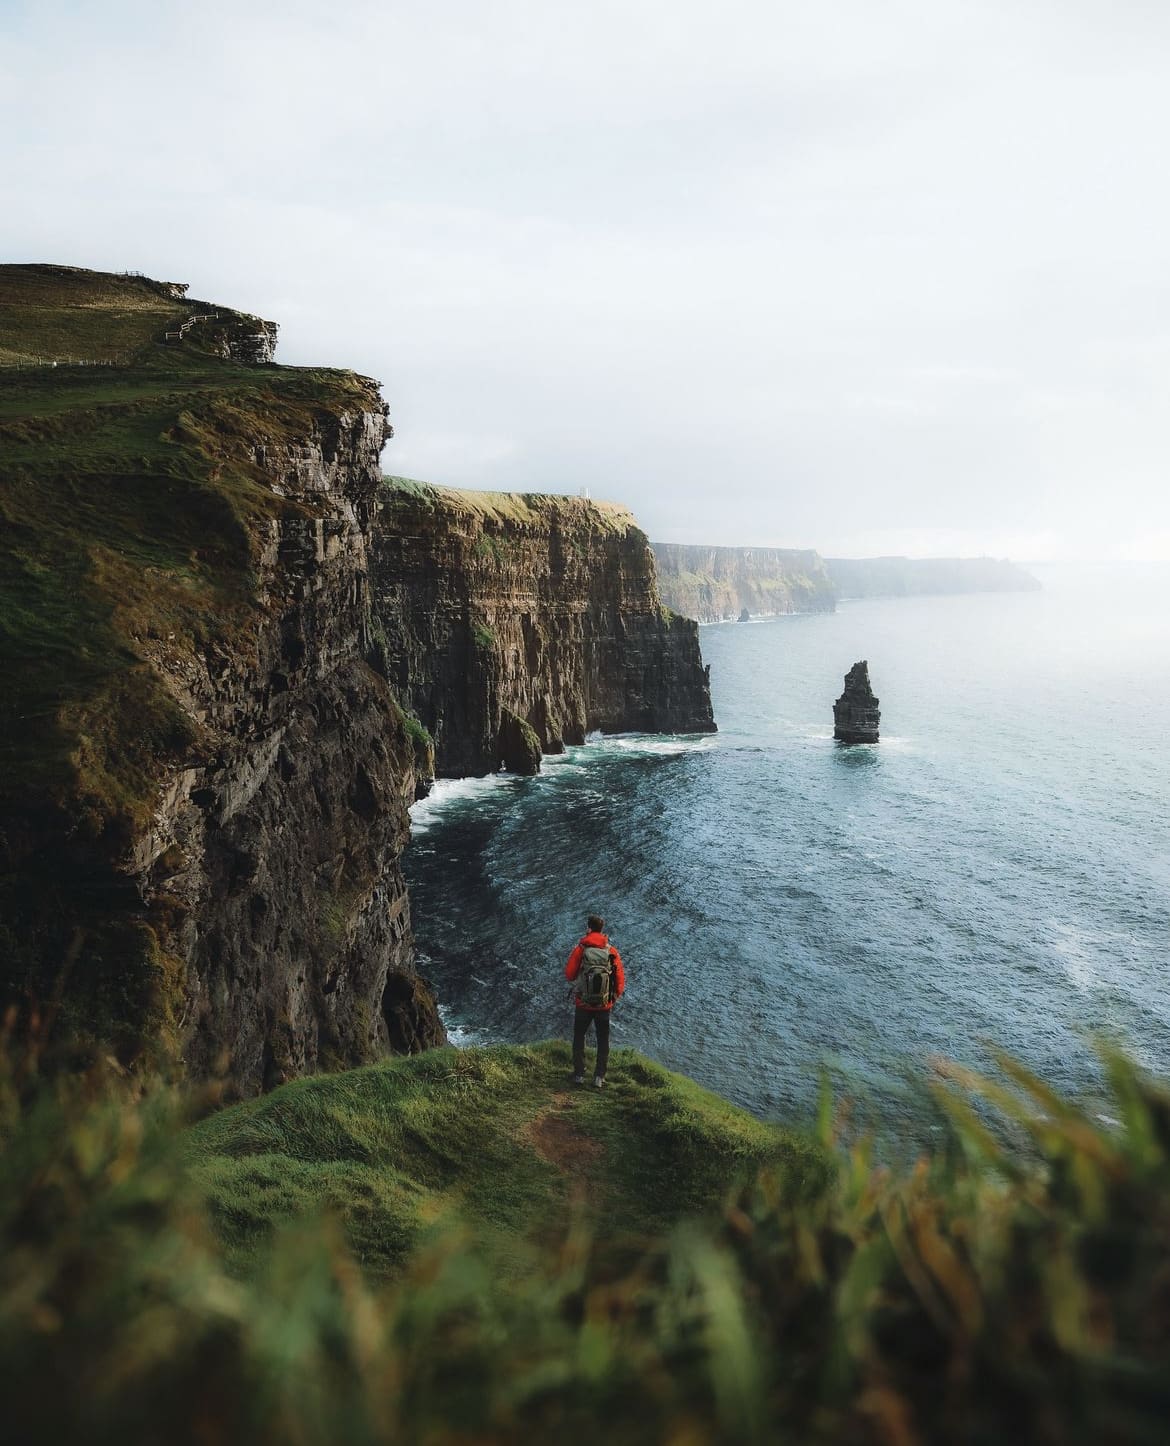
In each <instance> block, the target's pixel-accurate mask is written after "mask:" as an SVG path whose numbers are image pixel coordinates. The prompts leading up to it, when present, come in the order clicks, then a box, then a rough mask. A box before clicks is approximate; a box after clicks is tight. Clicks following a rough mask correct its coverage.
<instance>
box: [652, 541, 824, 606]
mask: <svg viewBox="0 0 1170 1446" xmlns="http://www.w3.org/2000/svg"><path fill="white" fill-rule="evenodd" d="M654 557H655V560H656V562H657V564H658V585H659V588H660V590H661V592H662V597H663V601H664V602H665V603H666V605H667V607H669V608H672V609H673V610H674V611H675V612H677V613H682V614H683V616H684V617H689V618H697V619H698V620H699V622H701V623H717V622H723V621H725V620H728V619H731V618H738V617H740V616H741V615H742V614H743V612H745V611H746V612H747V613H748V614H749V615H750V616H752V617H773V616H775V615H776V614H778V613H807V612H832V611H833V607H834V593H833V585H832V582H831V581H830V579H829V575H828V573H827V572H826V570H825V563H824V559H823V558H821V557H820V555H819V554H818V553H816V552H813V551H811V550H808V549H796V548H780V547H695V546H687V545H685V544H682V543H674V542H656V543H655V544H654Z"/></svg>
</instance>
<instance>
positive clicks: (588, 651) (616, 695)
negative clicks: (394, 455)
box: [371, 479, 715, 775]
mask: <svg viewBox="0 0 1170 1446" xmlns="http://www.w3.org/2000/svg"><path fill="white" fill-rule="evenodd" d="M371 575H372V580H373V593H374V614H375V620H376V627H377V629H378V630H379V646H380V648H381V649H382V652H383V656H384V659H385V668H386V673H387V677H388V678H389V680H390V683H391V685H392V687H393V688H394V690H395V692H396V694H397V695H398V697H399V698H400V699H401V700H402V702H403V704H404V706H406V707H407V708H409V710H410V711H411V712H412V713H414V714H415V716H416V717H417V718H418V719H419V720H420V721H421V722H422V723H423V724H424V725H425V727H426V728H427V729H428V730H429V731H430V733H431V734H432V736H433V737H434V741H435V749H436V766H437V769H438V771H439V772H440V773H443V774H448V775H458V774H474V773H485V772H491V771H494V770H495V769H496V768H498V767H499V766H500V765H501V763H503V764H505V765H506V766H507V767H509V768H516V769H518V770H519V771H528V770H529V768H530V767H531V766H532V765H534V764H536V763H538V761H539V753H535V756H534V749H533V747H532V744H533V742H535V743H537V744H539V750H540V751H543V752H546V753H547V752H560V751H562V750H563V749H564V747H565V745H566V744H569V743H582V742H584V740H585V735H586V733H588V732H590V731H592V730H594V729H599V730H601V731H602V732H607V733H616V732H624V731H627V730H646V731H650V732H660V733H663V732H668V733H675V732H677V733H694V732H711V731H713V730H714V727H715V724H714V720H713V718H712V713H711V698H710V693H709V690H708V679H707V670H706V669H705V668H704V666H703V663H702V659H701V656H700V652H699V643H698V632H697V628H696V626H695V624H694V623H693V622H691V621H689V620H688V619H686V618H682V617H678V616H675V615H673V614H671V613H669V612H668V611H666V610H664V609H663V607H662V606H661V603H660V601H659V595H658V589H657V586H656V582H655V568H654V559H653V555H652V553H651V551H650V548H649V545H648V544H647V542H646V538H645V536H644V534H643V533H642V532H641V531H640V530H639V529H638V527H637V526H636V524H635V522H634V519H633V517H632V516H631V515H630V513H629V512H627V511H625V510H624V509H622V508H617V507H613V506H611V505H609V504H604V503H592V502H588V501H585V500H583V499H581V498H575V497H546V496H536V495H524V496H520V495H513V494H492V493H474V492H459V491H456V490H454V489H450V488H437V487H427V486H423V485H422V484H418V483H408V482H403V481H401V480H399V479H390V480H388V483H387V487H386V490H385V492H384V494H383V508H382V514H381V517H380V519H379V523H378V526H377V527H376V529H375V534H374V543H373V550H372V555H371ZM525 725H526V726H527V730H528V733H529V734H530V735H534V736H526V729H525Z"/></svg>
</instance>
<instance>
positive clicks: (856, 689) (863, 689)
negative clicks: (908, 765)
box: [833, 659, 882, 743]
mask: <svg viewBox="0 0 1170 1446" xmlns="http://www.w3.org/2000/svg"><path fill="white" fill-rule="evenodd" d="M881 717H882V715H881V712H880V710H879V709H878V700H877V698H875V697H874V692H873V689H872V688H871V687H870V684H869V664H868V663H867V662H866V661H865V660H864V659H863V660H862V661H861V662H860V663H854V664H853V666H852V667H851V668H850V669H849V671H848V672H847V673H846V674H845V691H844V692H843V693H842V694H841V696H840V697H839V698H838V699H837V701H836V702H835V703H834V704H833V737H834V738H836V739H837V740H838V741H839V742H841V743H876V742H877V741H878V724H879V723H880V722H881Z"/></svg>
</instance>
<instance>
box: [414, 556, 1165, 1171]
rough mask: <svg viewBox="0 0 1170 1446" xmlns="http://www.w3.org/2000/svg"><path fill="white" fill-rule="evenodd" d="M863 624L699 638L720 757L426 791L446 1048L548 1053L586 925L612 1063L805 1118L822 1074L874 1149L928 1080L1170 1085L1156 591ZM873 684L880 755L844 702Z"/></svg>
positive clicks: (891, 610)
mask: <svg viewBox="0 0 1170 1446" xmlns="http://www.w3.org/2000/svg"><path fill="white" fill-rule="evenodd" d="M1035 571H1036V573H1037V576H1039V577H1040V578H1041V580H1042V582H1043V583H1044V588H1043V590H1042V591H1041V592H1036V593H1003V594H977V595H966V596H955V597H924V598H907V599H867V600H858V601H854V602H845V603H842V604H841V605H840V607H839V609H838V611H837V612H836V613H834V614H813V615H794V616H790V617H781V618H775V619H767V620H761V621H759V622H753V623H747V624H741V623H726V624H719V625H714V626H710V627H704V628H703V629H702V630H701V641H702V648H703V655H704V658H705V659H706V661H707V662H709V663H710V665H711V685H712V694H713V699H714V705H715V716H716V720H717V722H718V724H719V729H720V731H719V733H718V734H717V735H714V736H709V737H653V736H647V735H625V736H619V737H609V738H598V739H591V740H590V741H589V742H588V743H587V744H586V745H585V746H583V747H580V748H572V749H570V750H569V751H568V752H567V753H566V754H564V755H562V756H560V757H552V758H547V759H546V760H545V762H544V767H543V771H542V772H541V774H540V775H539V776H538V777H536V778H532V779H521V778H514V777H510V776H507V775H497V776H494V777H491V778H487V779H474V780H456V781H440V782H439V783H438V784H437V785H436V787H435V789H434V790H433V792H432V793H431V794H430V795H429V796H428V798H426V799H425V800H423V801H422V802H421V803H419V804H417V805H415V807H414V809H413V810H412V814H413V839H412V843H411V846H410V848H409V849H408V852H407V859H406V863H407V874H408V878H409V881H410V885H411V895H412V903H413V914H414V927H415V933H416V937H417V940H418V945H419V950H420V968H421V970H422V972H423V973H424V974H426V975H427V976H428V977H429V978H430V979H431V980H432V982H433V983H434V985H435V987H436V989H437V991H438V994H439V998H440V1000H441V1003H442V1008H443V1013H444V1017H445V1019H446V1022H447V1026H448V1029H449V1031H450V1034H451V1037H452V1039H453V1040H455V1041H456V1042H477V1043H479V1042H495V1041H512V1042H522V1041H526V1040H534V1039H543V1038H547V1037H548V1036H550V1035H562V1036H567V1034H568V1033H569V1031H570V1029H571V1008H572V1006H571V1004H570V1002H569V1000H568V997H567V992H568V991H567V986H566V984H565V982H564V979H563V977H562V966H563V964H564V961H565V958H566V957H567V955H568V953H569V950H570V949H571V947H572V946H573V944H574V943H575V941H576V939H577V938H578V937H579V935H580V934H581V932H582V931H583V929H584V921H585V916H586V914H588V913H590V912H595V911H596V912H599V913H601V914H603V915H604V916H605V918H606V920H607V924H608V929H609V932H610V935H611V938H612V940H613V942H614V943H615V944H617V946H618V948H619V949H620V950H621V952H622V956H623V959H624V960H625V963H626V967H627V971H628V977H629V987H628V991H627V995H626V997H625V998H624V999H623V1000H622V1001H621V1002H620V1003H619V1005H618V1007H617V1009H616V1010H615V1013H614V1044H615V1046H619V1045H625V1046H633V1047H635V1048H637V1049H639V1050H642V1051H644V1052H645V1053H647V1054H649V1055H652V1056H653V1057H654V1058H656V1059H658V1060H659V1061H661V1062H662V1063H663V1064H665V1065H667V1066H669V1067H671V1068H673V1069H677V1070H681V1071H683V1072H685V1073H687V1074H689V1075H691V1076H693V1077H694V1078H695V1079H697V1080H699V1081H700V1082H701V1083H703V1084H705V1085H707V1086H708V1087H710V1088H712V1089H714V1090H717V1091H719V1092H720V1093H721V1094H723V1095H725V1096H727V1097H728V1098H730V1099H732V1100H734V1101H736V1102H737V1103H739V1104H741V1105H744V1106H745V1107H747V1108H748V1109H750V1110H752V1111H753V1112H755V1113H756V1114H758V1115H760V1116H763V1117H766V1118H774V1119H779V1120H784V1121H788V1122H793V1123H797V1124H801V1123H805V1122H807V1121H808V1120H809V1118H810V1117H811V1115H812V1112H813V1110H814V1108H815V1102H816V1097H817V1092H818V1088H819V1083H820V1079H821V1076H822V1071H827V1072H828V1076H829V1078H830V1080H831V1082H832V1084H833V1087H834V1090H835V1092H836V1093H837V1095H838V1097H840V1098H842V1099H846V1100H848V1101H849V1102H850V1108H851V1110H852V1111H853V1113H854V1118H855V1119H856V1120H858V1121H859V1122H861V1123H862V1124H863V1125H864V1126H865V1128H871V1129H873V1130H875V1131H876V1132H877V1133H878V1135H879V1137H881V1138H882V1139H885V1140H887V1141H889V1142H895V1143H909V1144H911V1145H914V1144H917V1143H919V1142H921V1141H922V1139H923V1138H924V1137H925V1135H926V1134H927V1132H929V1131H930V1130H932V1129H935V1128H937V1124H936V1123H935V1122H934V1116H933V1115H932V1113H931V1111H930V1109H929V1106H928V1105H927V1103H926V1100H927V1097H928V1096H927V1092H925V1091H924V1090H923V1088H922V1085H923V1083H924V1081H926V1080H929V1079H930V1078H932V1077H933V1075H934V1066H935V1062H936V1061H937V1060H939V1059H949V1060H956V1061H959V1062H961V1063H964V1064H967V1065H971V1066H974V1067H976V1068H979V1069H988V1068H990V1067H992V1066H993V1060H994V1055H995V1051H996V1050H998V1049H1003V1050H1006V1051H1008V1052H1009V1053H1010V1054H1012V1055H1014V1056H1015V1057H1016V1058H1018V1059H1019V1060H1021V1061H1022V1062H1023V1063H1024V1064H1026V1065H1027V1066H1028V1067H1029V1068H1031V1069H1032V1070H1034V1071H1035V1072H1036V1073H1038V1074H1039V1075H1041V1076H1042V1077H1043V1078H1044V1079H1045V1080H1046V1081H1048V1082H1049V1083H1051V1084H1053V1085H1054V1086H1056V1087H1057V1088H1058V1089H1060V1090H1062V1091H1066V1092H1070V1093H1073V1094H1076V1095H1078V1096H1089V1097H1092V1096H1093V1094H1094V1092H1095V1091H1096V1090H1097V1088H1098V1084H1099V1078H1100V1068H1099V1061H1098V1056H1097V1054H1096V1052H1095V1049H1094V1041H1096V1040H1100V1039H1106V1040H1113V1041H1118V1042H1121V1043H1123V1044H1124V1045H1125V1047H1126V1048H1127V1049H1128V1050H1129V1051H1130V1052H1131V1053H1132V1054H1133V1055H1134V1057H1135V1058H1136V1059H1137V1060H1138V1061H1139V1062H1140V1063H1141V1064H1142V1065H1144V1066H1145V1067H1147V1068H1148V1069H1149V1070H1151V1071H1153V1072H1155V1073H1159V1074H1170V817H1168V810H1170V746H1168V730H1170V606H1168V604H1167V598H1168V596H1170V567H1164V566H1138V565H1133V566H1129V567H1120V566H1114V567H1106V566H1101V567H1082V568H1071V567H1059V568H1058V567H1048V568H1037V569H1035ZM860 658H865V659H867V660H868V661H869V666H870V677H871V681H872V683H873V687H874V691H875V692H876V693H877V694H878V696H879V697H880V699H881V709H882V738H881V742H880V743H878V744H876V745H872V746H860V747H844V746H842V745H839V744H837V743H835V742H834V741H833V738H832V705H833V700H834V699H835V698H836V697H837V695H838V694H839V693H840V691H841V684H842V679H843V676H844V673H845V671H846V669H847V668H848V667H849V666H850V665H851V664H852V663H854V662H855V661H857V660H858V659H860Z"/></svg>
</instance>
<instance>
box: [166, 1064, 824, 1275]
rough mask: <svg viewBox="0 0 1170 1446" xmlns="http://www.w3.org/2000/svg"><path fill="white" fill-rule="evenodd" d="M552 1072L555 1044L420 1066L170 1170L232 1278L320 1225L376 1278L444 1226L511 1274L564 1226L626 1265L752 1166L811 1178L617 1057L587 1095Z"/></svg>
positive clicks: (255, 1124) (201, 1134) (778, 1137)
mask: <svg viewBox="0 0 1170 1446" xmlns="http://www.w3.org/2000/svg"><path fill="white" fill-rule="evenodd" d="M569 1072H570V1058H569V1050H568V1046H567V1045H564V1044H557V1043H547V1044H539V1045H525V1046H518V1045H517V1046H498V1047H493V1048H489V1049H467V1050H456V1049H439V1050H429V1051H427V1052H426V1053H425V1054H422V1055H416V1056H412V1057H409V1058H399V1059H394V1060H388V1061H386V1062H384V1063H381V1064H376V1065H371V1066H369V1067H367V1068H365V1069H358V1070H351V1071H349V1072H348V1073H346V1074H343V1075H337V1076H318V1077H316V1078H313V1079H305V1080H298V1081H296V1082H294V1083H292V1084H289V1085H286V1086H284V1087H283V1088H282V1089H279V1090H277V1091H275V1092H274V1093H273V1094H270V1095H267V1096H265V1097H264V1098H263V1099H259V1100H252V1101H249V1102H247V1103H245V1104H241V1105H237V1106H234V1107H233V1108H231V1109H228V1110H225V1111H223V1112H221V1113H220V1114H217V1115H215V1116H213V1117H211V1118H210V1119H208V1120H205V1121H204V1122H202V1123H201V1124H199V1125H197V1126H196V1127H195V1128H194V1129H193V1130H192V1131H191V1133H190V1135H189V1137H188V1141H187V1155H188V1158H189V1160H190V1162H191V1165H192V1168H193V1172H194V1174H195V1176H196V1178H197V1179H198V1180H199V1181H200V1182H201V1183H202V1184H203V1185H204V1186H205V1187H206V1189H207V1192H208V1198H209V1201H210V1204H211V1208H212V1212H213V1218H214V1219H215V1222H216V1225H217V1228H218V1229H219V1230H220V1231H221V1233H222V1235H223V1238H224V1240H225V1243H226V1244H227V1246H228V1248H229V1250H230V1252H231V1255H232V1258H233V1259H234V1261H235V1262H236V1265H237V1267H238V1268H240V1269H243V1270H248V1269H251V1268H253V1267H254V1266H255V1264H256V1262H257V1260H258V1259H259V1258H261V1257H262V1255H263V1252H264V1247H265V1245H266V1244H267V1242H268V1241H269V1240H270V1239H271V1238H272V1235H273V1232H274V1230H275V1229H276V1228H277V1227H278V1226H279V1225H281V1224H282V1223H284V1222H287V1221H289V1220H293V1219H296V1218H298V1217H302V1218H303V1217H304V1216H305V1215H306V1214H309V1215H313V1214H317V1213H319V1212H321V1211H323V1210H329V1211H332V1212H336V1213H337V1215H339V1217H340V1219H341V1220H342V1222H343V1223H344V1227H345V1230H346V1234H347V1236H348V1238H349V1240H350V1243H351V1245H352V1247H353V1249H354V1251H355V1254H356V1255H357V1257H358V1258H359V1260H361V1262H362V1263H363V1265H364V1266H365V1267H366V1268H367V1269H368V1270H373V1271H375V1272H377V1273H383V1272H386V1271H390V1270H393V1269H394V1268H395V1267H396V1266H397V1265H398V1264H400V1263H401V1261H402V1260H403V1259H405V1257H406V1256H407V1255H408V1253H409V1252H410V1250H411V1249H412V1248H414V1247H415V1246H417V1245H418V1243H419V1242H420V1240H421V1239H422V1238H423V1236H424V1235H425V1234H426V1232H427V1230H428V1228H429V1227H430V1226H431V1225H432V1224H433V1223H434V1222H436V1221H439V1220H447V1221H450V1219H452V1218H454V1219H458V1220H459V1221H461V1222H462V1224H463V1225H464V1226H465V1227H466V1228H467V1229H469V1230H470V1231H471V1233H472V1236H473V1238H474V1239H475V1240H476V1242H477V1243H478V1244H479V1245H481V1246H483V1247H484V1248H486V1249H487V1250H488V1251H489V1252H490V1253H491V1255H492V1256H493V1258H496V1259H498V1260H500V1261H501V1262H502V1263H506V1264H507V1265H508V1266H510V1267H512V1268H522V1267H523V1266H524V1265H525V1264H526V1263H530V1261H531V1260H532V1259H535V1257H534V1256H532V1255H531V1253H530V1252H531V1248H532V1247H533V1245H534V1244H535V1243H542V1242H546V1241H547V1240H548V1239H550V1238H552V1237H555V1236H557V1235H563V1233H564V1230H565V1228H566V1227H567V1224H568V1221H569V1218H570V1216H571V1215H573V1214H574V1213H576V1214H577V1215H580V1216H581V1217H582V1218H584V1219H586V1220H588V1221H589V1222H591V1224H592V1225H593V1226H594V1227H595V1228H599V1229H603V1230H605V1231H606V1233H607V1234H608V1235H610V1236H611V1237H612V1238H613V1239H614V1240H615V1241H616V1240H618V1239H623V1240H625V1241H626V1242H627V1243H630V1244H633V1245H635V1247H636V1243H637V1242H639V1241H645V1240H647V1239H650V1238H652V1237H654V1236H655V1235H657V1234H659V1233H661V1232H662V1231H663V1230H665V1229H667V1228H668V1227H669V1226H670V1225H672V1224H673V1223H675V1222H676V1221H677V1220H678V1219H680V1218H681V1217H683V1216H686V1215H692V1214H701V1213H703V1212H704V1211H708V1210H710V1209H712V1208H713V1207H716V1206H718V1205H720V1204H721V1203H722V1201H723V1200H724V1198H725V1196H726V1194H727V1191H728V1190H729V1189H730V1188H731V1186H732V1184H733V1183H734V1182H735V1180H737V1179H739V1178H742V1177H745V1176H747V1175H749V1174H751V1173H754V1172H755V1171H757V1170H758V1169H760V1168H761V1167H762V1166H765V1165H774V1166H777V1167H779V1168H782V1169H783V1170H784V1171H786V1172H787V1173H789V1174H790V1175H791V1177H792V1178H793V1180H794V1181H801V1180H803V1181H813V1180H815V1179H816V1178H817V1172H818V1169H819V1160H818V1157H817V1154H816V1152H815V1151H814V1150H813V1149H812V1148H811V1147H810V1146H808V1145H807V1144H804V1143H801V1142H798V1141H797V1140H796V1139H795V1138H794V1137H792V1136H791V1135H788V1134H786V1133H784V1132H783V1131H781V1130H779V1129H777V1128H775V1127H774V1126H771V1125H767V1124H764V1123H762V1122H760V1121H759V1120H756V1119H754V1118H752V1116H750V1115H748V1114H745V1113H744V1112H743V1111H742V1110H739V1109H737V1108H736V1107H735V1106H733V1105H730V1104H728V1102H727V1101H726V1100H723V1099H721V1098H720V1097H719V1096H717V1095H713V1094H710V1093H708V1092H707V1091H706V1090H703V1089H701V1088H700V1087H699V1086H698V1085H696V1084H694V1083H692V1082H691V1081H690V1080H687V1079H685V1078H683V1077H682V1076H680V1075H675V1074H671V1073H670V1072H669V1071H667V1070H665V1069H662V1068H661V1067H660V1066H658V1065H656V1064H653V1063H651V1062H650V1061H649V1060H647V1059H644V1058H643V1057H641V1056H640V1055H637V1054H635V1053H634V1052H633V1051H628V1050H617V1051H615V1052H614V1054H613V1056H612V1060H611V1068H610V1083H609V1086H608V1087H607V1089H606V1090H605V1091H604V1092H603V1093H602V1092H598V1091H596V1090H593V1089H592V1088H588V1089H577V1088H575V1087H573V1086H572V1085H571V1083H570V1082H569Z"/></svg>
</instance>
